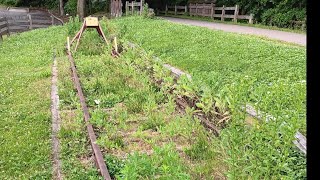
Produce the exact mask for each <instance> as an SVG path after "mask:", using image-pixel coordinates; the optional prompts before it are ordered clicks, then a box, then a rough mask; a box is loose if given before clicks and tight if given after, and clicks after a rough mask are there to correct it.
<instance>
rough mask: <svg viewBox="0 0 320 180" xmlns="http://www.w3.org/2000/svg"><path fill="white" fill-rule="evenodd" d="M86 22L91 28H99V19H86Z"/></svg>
mask: <svg viewBox="0 0 320 180" xmlns="http://www.w3.org/2000/svg"><path fill="white" fill-rule="evenodd" d="M85 21H86V26H87V27H90V26H93V27H97V26H99V20H98V18H97V17H86V18H85Z"/></svg>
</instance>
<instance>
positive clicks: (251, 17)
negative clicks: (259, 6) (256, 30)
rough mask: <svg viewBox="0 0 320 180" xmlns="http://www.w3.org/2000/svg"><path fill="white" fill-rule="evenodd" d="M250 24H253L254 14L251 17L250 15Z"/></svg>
mask: <svg viewBox="0 0 320 180" xmlns="http://www.w3.org/2000/svg"><path fill="white" fill-rule="evenodd" d="M249 24H253V14H250V17H249Z"/></svg>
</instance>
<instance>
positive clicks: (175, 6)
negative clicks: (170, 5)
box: [174, 5, 177, 15]
mask: <svg viewBox="0 0 320 180" xmlns="http://www.w3.org/2000/svg"><path fill="white" fill-rule="evenodd" d="M174 15H177V5H174Z"/></svg>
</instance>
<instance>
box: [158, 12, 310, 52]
mask: <svg viewBox="0 0 320 180" xmlns="http://www.w3.org/2000/svg"><path fill="white" fill-rule="evenodd" d="M162 18H164V19H167V20H169V21H171V22H175V23H180V24H187V25H193V26H201V27H207V28H209V29H216V30H222V31H226V32H234V33H240V34H252V35H258V36H263V37H266V38H270V39H274V40H281V41H285V42H289V43H294V44H298V45H302V46H306V39H307V38H306V35H305V34H298V33H292V32H285V31H278V30H270V29H262V28H256V27H248V26H240V25H233V24H223V23H214V22H207V21H200V20H190V19H181V18H173V17H162Z"/></svg>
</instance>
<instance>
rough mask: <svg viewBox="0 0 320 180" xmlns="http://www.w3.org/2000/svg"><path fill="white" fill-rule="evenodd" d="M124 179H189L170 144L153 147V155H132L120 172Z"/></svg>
mask: <svg viewBox="0 0 320 180" xmlns="http://www.w3.org/2000/svg"><path fill="white" fill-rule="evenodd" d="M121 174H122V177H123V178H124V179H150V178H151V179H152V178H160V179H191V177H190V175H189V174H188V172H187V169H185V167H184V165H183V163H182V161H181V159H180V157H179V154H178V153H177V152H176V151H175V150H174V146H173V145H172V144H168V145H165V146H163V147H154V154H152V155H151V156H147V155H146V154H139V153H134V154H132V155H130V156H129V157H128V159H127V162H126V164H125V166H124V168H123V169H122V170H121Z"/></svg>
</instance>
